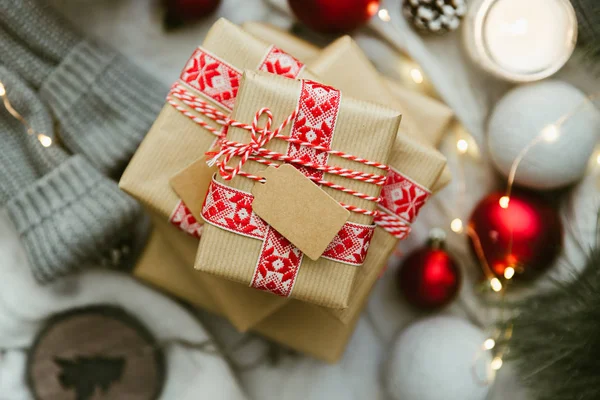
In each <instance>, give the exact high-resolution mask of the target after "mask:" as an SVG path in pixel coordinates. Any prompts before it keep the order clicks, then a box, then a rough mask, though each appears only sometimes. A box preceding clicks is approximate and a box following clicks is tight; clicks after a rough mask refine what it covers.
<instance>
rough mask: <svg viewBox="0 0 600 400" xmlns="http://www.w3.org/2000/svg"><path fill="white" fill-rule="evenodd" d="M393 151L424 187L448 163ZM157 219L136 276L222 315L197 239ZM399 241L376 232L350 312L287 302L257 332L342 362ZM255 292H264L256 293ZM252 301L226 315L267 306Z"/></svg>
mask: <svg viewBox="0 0 600 400" xmlns="http://www.w3.org/2000/svg"><path fill="white" fill-rule="evenodd" d="M394 150H395V151H394V152H393V154H392V156H391V157H392V159H391V160H390V165H392V166H393V167H394V168H396V169H398V170H400V171H402V172H403V173H404V174H405V175H407V176H409V177H411V178H412V179H414V180H415V181H416V182H417V183H420V184H422V185H423V186H425V187H429V186H430V185H431V184H432V182H434V181H435V180H436V179H437V177H436V174H439V173H440V171H441V170H442V169H443V167H444V164H445V162H444V160H443V159H440V158H439V156H438V154H436V153H434V152H431V149H427V147H425V146H423V145H422V144H419V143H415V142H414V141H411V140H409V139H401V140H397V141H396V143H395V145H394ZM428 150H429V151H428ZM153 220H154V223H155V232H154V233H153V235H152V238H151V240H150V243H149V244H148V247H147V248H146V251H145V252H144V254H143V256H142V258H141V259H140V261H139V262H138V265H137V266H136V269H135V271H134V274H135V275H136V276H137V277H138V278H140V279H142V280H144V281H146V282H149V283H150V284H152V285H154V286H156V287H158V288H160V289H162V290H165V291H166V292H168V293H170V294H172V295H174V296H176V297H179V298H181V299H184V300H186V301H187V302H189V303H191V304H193V305H194V306H196V307H199V308H203V309H206V310H208V311H210V312H213V313H215V314H219V315H222V314H223V312H224V310H223V309H222V308H221V307H219V304H217V303H218V302H215V301H214V299H213V297H212V296H210V295H208V293H213V290H211V289H212V288H214V287H215V286H214V285H215V282H217V281H218V280H219V278H214V277H212V276H209V275H206V274H203V273H200V272H198V271H193V270H192V269H191V268H190V267H189V265H190V262H191V260H193V258H194V255H195V249H196V244H197V240H196V239H194V238H191V237H187V236H184V235H182V233H181V232H180V231H179V230H177V229H176V228H175V227H173V226H171V225H170V224H168V223H166V222H165V221H164V220H163V219H162V218H153ZM182 239H186V240H182ZM397 243H398V239H396V238H395V237H393V236H392V235H390V234H388V233H387V232H386V231H385V230H383V229H381V228H377V229H376V230H375V235H374V236H373V240H372V242H371V249H370V251H369V253H368V255H367V258H366V260H365V263H364V264H363V266H362V267H361V268H360V269H359V271H358V274H359V275H358V276H357V278H356V280H355V282H356V283H355V285H354V287H353V289H352V298H351V300H350V304H349V306H348V308H346V309H344V310H333V309H330V308H325V307H318V306H315V305H312V304H308V303H304V302H301V301H298V300H293V299H289V300H288V299H284V300H286V302H285V304H281V305H280V307H279V308H277V309H273V310H271V312H270V313H268V314H269V315H268V316H266V318H264V319H263V320H261V321H257V322H256V324H255V325H254V326H253V327H252V330H253V331H255V332H258V333H260V334H261V335H263V336H265V337H268V338H270V339H272V340H274V341H276V342H278V343H281V344H283V345H286V346H288V347H291V348H293V349H295V350H298V351H300V352H303V353H306V354H309V355H312V356H314V357H316V358H319V359H322V360H325V361H328V362H335V361H337V360H338V359H339V358H340V357H341V356H342V355H343V353H344V349H345V348H346V345H347V343H348V341H349V339H350V337H351V335H352V332H353V331H354V327H355V325H356V322H357V321H358V319H359V317H360V313H361V311H362V310H363V308H364V306H365V304H366V301H367V299H368V295H369V293H370V291H371V289H372V287H373V284H374V283H375V282H376V281H377V277H378V276H379V275H380V274H381V272H382V270H383V268H385V265H386V262H387V259H388V258H389V255H390V254H391V252H392V251H393V250H394V248H395V247H396V245H397ZM220 281H221V282H222V283H226V284H227V283H230V282H226V281H223V280H220ZM233 285H236V284H233ZM237 286H239V287H238V288H237V289H236V288H235V287H232V288H230V290H229V291H228V292H227V293H226V297H227V298H237V297H238V294H239V293H240V290H251V289H248V288H246V287H243V286H241V285H237ZM252 293H253V294H254V295H260V294H263V293H260V292H257V291H253V292H252ZM269 297H270V298H272V297H273V296H269ZM247 299H249V301H250V302H251V303H249V304H245V305H244V306H243V307H241V306H239V305H238V306H237V308H231V309H229V310H227V312H226V313H225V315H227V316H231V315H232V314H233V315H234V316H237V317H238V318H239V315H240V314H244V313H245V312H252V310H253V309H259V310H262V307H263V306H264V304H259V303H257V301H256V296H247ZM229 306H231V305H229Z"/></svg>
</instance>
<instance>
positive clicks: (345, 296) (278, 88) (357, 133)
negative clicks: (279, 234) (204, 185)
mask: <svg viewBox="0 0 600 400" xmlns="http://www.w3.org/2000/svg"><path fill="white" fill-rule="evenodd" d="M300 88H301V83H300V81H293V80H290V79H284V78H281V77H278V76H273V75H270V74H262V73H256V72H252V71H245V72H244V78H243V82H242V85H241V87H240V90H239V93H238V97H237V101H236V105H235V108H234V110H233V113H232V118H233V119H234V120H236V121H240V122H243V123H246V124H249V123H251V122H252V119H253V118H254V115H255V113H256V111H257V110H258V109H260V108H261V107H268V108H269V109H270V110H271V112H272V113H273V116H274V120H273V126H274V127H276V126H279V125H280V124H281V122H282V121H283V120H284V119H285V118H287V117H288V116H289V115H290V114H291V113H292V112H293V111H294V109H295V108H296V106H297V103H298V98H299V95H300ZM399 123H400V114H399V113H398V112H396V111H394V110H391V109H387V108H384V107H381V106H378V105H376V104H372V103H366V102H363V101H358V100H354V99H352V98H350V97H348V96H344V95H343V94H342V97H341V102H340V105H339V113H338V115H337V122H336V125H335V134H334V135H333V141H332V144H331V147H332V148H333V149H336V150H340V151H343V152H346V153H349V154H353V155H355V156H358V157H362V158H365V159H368V160H372V161H378V162H380V163H387V160H388V157H389V153H390V150H391V147H392V142H393V140H394V138H395V133H396V132H397V130H398V125H399ZM290 127H291V125H288V126H287V127H286V129H285V130H284V131H283V132H282V134H283V135H288V134H289V132H290ZM357 127H361V129H356V128H357ZM228 138H229V139H230V140H233V141H237V142H242V143H247V142H248V141H249V135H248V133H247V132H246V131H245V130H242V129H239V128H230V130H229V133H228ZM267 147H268V148H269V149H271V150H274V151H277V152H280V153H285V151H286V148H287V142H284V141H281V140H272V141H271V142H270V143H269V144H268V145H267ZM236 162H237V161H235V159H234V160H232V163H231V165H235V164H236ZM329 165H337V166H340V167H342V168H350V169H355V170H361V171H365V172H368V173H380V170H378V169H376V168H374V167H370V166H365V165H363V164H359V163H356V162H355V161H351V160H347V159H342V158H340V157H337V156H334V155H331V156H330V161H329ZM263 169H264V166H263V165H261V164H258V163H256V162H254V161H248V162H247V163H246V164H245V165H244V170H245V171H247V172H248V173H251V174H256V175H259V176H260V171H261V170H263ZM324 179H326V180H329V181H331V182H334V183H337V184H341V185H343V186H345V187H348V188H352V189H354V190H357V191H359V192H362V193H366V194H368V195H371V196H378V195H379V192H380V190H381V187H379V186H376V185H373V184H368V183H364V182H360V181H356V180H352V179H348V178H345V177H340V176H336V175H331V174H327V173H326V174H325V175H324ZM217 181H220V182H222V178H221V177H217ZM253 185H254V182H253V181H251V180H249V179H247V178H244V177H239V176H238V177H235V178H234V179H232V180H231V181H229V182H228V186H230V187H233V188H236V189H239V190H242V191H245V192H250V191H251V189H252V186H253ZM323 190H324V191H325V192H327V193H328V194H329V195H330V196H332V197H333V198H334V199H336V200H337V201H339V202H342V203H345V204H353V205H355V206H357V207H361V208H365V209H369V210H373V209H374V208H375V207H376V203H374V202H370V201H366V200H362V199H359V198H357V197H354V196H352V195H350V194H346V193H343V192H341V191H339V190H334V189H330V188H327V187H323ZM348 221H350V222H356V223H360V224H370V223H371V222H372V217H368V216H366V215H362V214H358V213H351V215H350V217H349V219H348ZM261 247H262V241H261V240H255V239H251V238H247V237H245V236H242V235H240V234H236V233H232V232H229V231H226V230H224V229H221V228H219V227H215V226H212V225H209V224H205V225H204V232H203V234H202V238H201V240H200V246H199V248H198V255H197V258H196V264H195V267H196V268H197V269H199V270H201V271H204V272H208V273H211V274H215V275H218V276H220V277H223V278H226V279H230V280H233V281H235V282H239V283H242V284H249V283H250V282H251V281H252V276H253V273H254V269H255V267H256V263H257V260H258V257H259V254H260V251H261ZM358 268H360V267H355V266H349V265H347V264H343V263H339V262H335V261H331V260H328V259H324V258H320V259H318V260H317V261H312V260H310V259H308V258H307V257H305V258H304V259H303V260H302V264H301V266H300V268H299V272H298V275H297V277H296V281H295V284H294V288H293V292H292V293H291V296H292V297H294V298H296V299H299V300H302V301H307V302H311V303H314V304H317V305H322V306H326V307H332V308H345V307H347V306H348V300H349V297H350V290H351V288H352V284H353V282H354V277H355V275H356V271H357V269H358Z"/></svg>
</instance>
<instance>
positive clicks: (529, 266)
mask: <svg viewBox="0 0 600 400" xmlns="http://www.w3.org/2000/svg"><path fill="white" fill-rule="evenodd" d="M503 196H504V193H492V194H490V195H489V196H487V197H485V198H484V199H483V200H482V201H481V202H480V203H479V204H478V205H477V207H476V208H475V210H474V211H473V214H472V215H471V219H470V220H469V237H470V239H471V247H472V249H473V250H474V252H475V255H476V256H477V257H478V258H479V259H480V261H481V262H482V264H484V265H483V268H486V265H485V264H487V267H489V269H490V272H492V273H493V274H495V275H496V276H498V277H501V276H503V275H504V270H505V269H506V268H507V267H512V268H514V270H515V273H516V274H515V277H516V276H521V277H525V278H528V277H533V276H535V275H536V274H537V273H539V272H540V271H542V270H544V269H545V268H547V267H548V266H550V265H551V264H552V262H553V261H554V260H555V259H556V257H557V256H558V254H559V252H560V249H561V246H562V238H563V227H562V223H561V220H560V217H559V216H558V213H557V211H556V209H555V208H554V207H552V206H551V205H550V204H548V203H547V202H546V201H544V200H543V199H542V198H541V197H539V196H536V195H534V194H530V193H523V192H513V194H512V195H511V196H510V200H509V201H508V205H507V204H506V200H507V199H506V198H505V199H503V201H504V202H503V203H502V204H501V201H500V199H501V198H502V197H503ZM503 206H505V207H503Z"/></svg>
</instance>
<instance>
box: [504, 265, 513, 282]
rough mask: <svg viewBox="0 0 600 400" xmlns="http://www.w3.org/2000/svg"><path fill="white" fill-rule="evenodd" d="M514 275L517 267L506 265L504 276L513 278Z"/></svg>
mask: <svg viewBox="0 0 600 400" xmlns="http://www.w3.org/2000/svg"><path fill="white" fill-rule="evenodd" d="M513 276H515V269H514V268H513V267H506V269H505V270H504V277H505V278H506V279H512V277H513Z"/></svg>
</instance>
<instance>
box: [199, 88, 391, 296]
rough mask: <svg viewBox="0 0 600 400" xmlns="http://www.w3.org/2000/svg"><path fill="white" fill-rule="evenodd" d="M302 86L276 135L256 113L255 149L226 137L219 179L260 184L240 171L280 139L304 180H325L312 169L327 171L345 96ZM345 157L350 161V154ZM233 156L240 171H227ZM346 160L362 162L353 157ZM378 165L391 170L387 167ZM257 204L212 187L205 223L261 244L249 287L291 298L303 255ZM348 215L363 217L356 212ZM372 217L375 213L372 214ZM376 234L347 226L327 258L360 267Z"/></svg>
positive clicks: (240, 194) (362, 227) (241, 194)
mask: <svg viewBox="0 0 600 400" xmlns="http://www.w3.org/2000/svg"><path fill="white" fill-rule="evenodd" d="M301 85H302V87H301V91H300V96H299V98H298V105H297V107H296V110H295V111H294V112H293V113H292V114H291V115H290V117H289V118H287V119H286V120H285V121H284V123H282V124H281V125H280V126H279V127H278V128H277V129H275V130H273V131H270V128H271V121H272V115H271V114H270V112H269V111H268V110H266V109H261V110H259V112H257V113H256V116H255V118H254V121H253V124H252V126H250V127H244V129H248V128H249V130H250V133H251V140H250V143H247V144H242V143H235V142H230V141H227V140H226V139H225V137H223V139H222V140H221V141H220V144H221V151H220V152H219V153H218V154H217V155H216V156H215V158H214V159H215V160H216V159H219V160H220V161H219V163H220V173H221V175H222V176H223V177H224V178H225V179H226V180H227V179H231V178H233V177H234V176H235V175H241V176H246V177H251V178H253V179H257V180H258V179H260V178H259V177H255V176H250V175H249V174H245V173H243V171H242V169H241V168H242V166H243V165H244V163H245V162H246V161H248V159H250V156H251V155H253V156H254V157H257V156H258V155H260V154H264V153H261V151H260V150H261V149H262V148H263V146H265V145H266V144H267V143H268V141H269V140H271V139H273V138H275V137H277V138H283V139H285V140H287V141H288V149H287V154H286V157H289V158H292V159H297V160H300V162H298V163H297V164H298V165H297V167H298V169H299V170H300V171H301V172H302V173H303V174H304V175H306V176H307V177H309V178H310V179H313V180H314V181H316V182H321V181H322V180H323V175H324V172H325V171H324V170H323V169H321V168H313V167H312V165H318V166H326V165H327V162H328V158H329V154H330V153H331V152H332V151H331V149H330V146H331V142H332V140H333V135H334V132H335V125H336V122H337V117H338V113H339V107H340V102H341V92H340V91H339V90H337V89H334V88H332V87H329V86H325V85H322V84H319V83H316V82H312V81H306V80H303V81H302V82H301ZM263 112H265V113H267V114H268V117H269V118H268V120H267V123H266V124H265V126H264V127H263V128H262V131H261V132H260V133H259V134H257V132H256V131H257V130H258V126H257V124H258V119H259V117H260V116H261V115H262V113H263ZM291 121H293V125H292V128H291V133H290V136H289V137H281V136H280V135H279V132H281V131H282V130H283V129H284V128H285V126H286V125H287V124H288V123H290V122H291ZM336 153H341V152H336ZM341 154H343V153H341ZM343 155H344V156H345V154H343ZM234 156H238V157H240V161H239V163H238V165H237V166H236V167H234V168H231V167H229V169H226V168H225V167H226V165H227V162H228V161H230V160H231V159H232V157H234ZM347 158H350V159H357V157H353V156H348V157H347ZM367 162H368V161H367ZM369 163H370V165H371V164H373V163H371V162H369ZM379 165H380V166H381V167H382V168H385V169H387V167H386V166H384V165H382V164H379ZM336 171H337V170H336ZM336 171H334V172H336ZM327 172H330V171H327ZM347 172H348V170H344V171H343V173H347ZM349 172H350V174H351V175H350V177H351V179H357V180H362V181H364V180H366V179H369V180H370V181H374V179H373V178H372V177H369V178H365V177H364V176H362V175H360V174H353V172H354V171H349ZM383 182H384V179H380V182H377V183H375V184H383ZM344 189H345V188H344ZM348 190H349V189H348ZM228 193H229V194H228ZM365 196H366V195H365ZM370 198H371V199H372V200H373V201H379V197H372V196H370ZM252 199H253V197H252V195H250V194H249V193H244V192H241V191H239V190H236V189H231V188H228V187H226V186H224V185H221V184H219V183H217V182H216V181H213V182H212V184H211V188H210V189H209V194H208V195H207V197H206V201H205V205H204V207H203V213H202V216H203V218H204V219H205V221H206V222H208V223H211V224H213V225H216V226H219V227H221V228H223V229H227V230H229V231H232V232H236V233H239V234H242V235H245V236H248V237H253V238H257V239H258V238H260V239H262V240H263V245H262V246H261V251H260V254H259V257H258V261H257V264H256V267H255V270H254V273H253V277H252V281H251V283H250V286H251V287H254V288H256V289H260V290H265V291H269V292H272V293H274V294H277V295H280V296H285V297H287V296H289V295H290V294H291V293H292V291H293V287H294V283H295V281H296V278H297V276H298V273H299V270H300V265H301V264H302V259H303V254H302V252H300V250H298V249H297V248H296V247H295V246H294V245H292V244H291V243H290V242H289V241H288V240H287V239H286V238H285V237H283V236H282V235H281V234H279V233H278V232H277V231H275V230H274V229H273V228H272V227H270V226H269V225H267V224H265V223H264V222H262V220H260V218H258V217H257V216H255V215H254V213H253V212H252V208H251V203H252ZM347 208H348V207H347ZM349 209H351V210H352V211H356V212H363V211H361V209H358V208H356V207H355V208H349ZM364 211H369V210H364ZM369 212H371V213H372V211H369ZM374 228H375V225H370V226H365V225H361V224H355V223H346V224H345V225H344V226H343V228H342V229H341V230H340V232H339V233H338V235H337V236H336V237H335V239H334V240H333V241H332V242H331V243H330V245H329V246H328V247H327V249H326V250H325V252H324V253H323V255H322V257H325V258H329V259H332V260H335V261H337V262H343V263H347V264H351V265H361V264H362V263H363V262H364V259H365V257H366V254H367V250H368V248H369V244H370V241H371V238H372V235H373V232H374Z"/></svg>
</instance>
